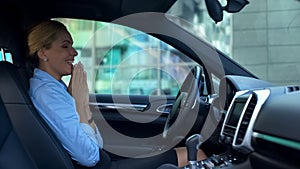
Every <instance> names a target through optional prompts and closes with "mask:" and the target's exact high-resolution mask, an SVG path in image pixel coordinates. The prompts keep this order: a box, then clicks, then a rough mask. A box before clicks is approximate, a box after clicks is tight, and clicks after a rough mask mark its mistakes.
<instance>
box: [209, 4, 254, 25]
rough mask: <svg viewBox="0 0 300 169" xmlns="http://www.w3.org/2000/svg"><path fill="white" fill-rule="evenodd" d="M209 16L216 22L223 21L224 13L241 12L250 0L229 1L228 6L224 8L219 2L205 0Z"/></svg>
mask: <svg viewBox="0 0 300 169" xmlns="http://www.w3.org/2000/svg"><path fill="white" fill-rule="evenodd" d="M205 4H206V8H207V11H208V14H209V16H210V17H211V18H212V19H213V20H214V21H215V22H216V23H218V22H220V21H222V20H223V11H226V12H228V13H236V12H239V11H241V10H242V9H243V8H244V7H245V6H246V5H247V4H249V1H248V0H227V4H226V6H224V7H222V5H221V3H220V2H219V0H205Z"/></svg>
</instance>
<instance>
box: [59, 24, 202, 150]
mask: <svg viewBox="0 0 300 169" xmlns="http://www.w3.org/2000/svg"><path fill="white" fill-rule="evenodd" d="M60 21H61V22H64V23H65V24H66V25H67V26H68V29H69V30H70V32H71V34H72V35H73V38H74V47H75V48H76V49H77V51H78V53H79V56H77V57H76V58H75V59H76V61H80V62H82V63H83V64H84V66H85V70H86V71H87V75H88V85H89V89H90V93H91V94H90V107H91V111H92V113H93V117H94V119H95V122H96V124H97V126H98V128H99V130H100V132H101V134H102V136H103V140H104V148H106V149H107V150H109V151H111V152H112V153H113V154H117V155H119V156H138V155H140V154H141V153H142V154H145V153H146V154H147V153H151V152H155V151H156V150H160V149H163V148H164V147H163V146H164V143H161V144H159V143H158V142H163V138H162V133H163V131H164V127H165V123H166V119H167V117H168V115H169V113H170V111H171V109H172V105H173V103H174V101H175V100H176V96H177V94H178V92H179V89H180V86H181V85H182V83H183V81H184V79H185V78H186V76H187V74H188V73H189V72H190V71H191V69H192V68H193V67H194V66H196V65H197V66H199V64H198V63H196V62H194V61H193V60H191V59H190V58H189V57H187V56H186V55H185V54H183V53H181V52H180V51H178V50H176V49H175V48H173V47H172V46H170V45H168V44H166V43H164V42H162V41H161V40H159V39H157V38H155V37H153V36H151V35H148V34H145V33H143V32H140V31H138V30H135V29H131V28H129V27H125V26H120V25H116V24H112V23H103V22H91V21H82V20H68V19H60ZM65 80H66V81H67V80H68V77H67V78H66V79H65ZM204 89H205V88H204ZM202 93H203V92H202ZM204 100H205V97H204ZM201 104H203V105H204V104H205V102H204V101H203V102H201ZM202 107H203V106H202ZM187 132H189V131H187ZM183 138H184V136H182V137H180V138H176V139H180V140H182V139H183ZM174 146H175V145H174ZM133 150H134V152H133ZM128 152H130V153H129V155H128Z"/></svg>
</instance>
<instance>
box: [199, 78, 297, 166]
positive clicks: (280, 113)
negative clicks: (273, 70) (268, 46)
mask: <svg viewBox="0 0 300 169" xmlns="http://www.w3.org/2000/svg"><path fill="white" fill-rule="evenodd" d="M221 85H224V86H221ZM221 85H220V91H222V90H223V91H222V92H223V93H220V97H223V98H224V99H225V98H226V100H225V101H224V102H225V106H224V107H225V108H226V109H225V112H226V114H225V119H224V121H223V124H222V129H221V132H220V135H219V142H220V143H221V144H223V145H226V146H227V147H228V149H227V151H226V152H225V153H224V154H218V155H213V156H212V157H209V158H208V159H207V160H204V161H201V164H202V166H204V167H203V168H228V169H233V168H235V169H236V168H238V169H239V168H241V169H266V168H272V169H299V168H300V162H299V159H300V86H272V85H271V84H270V83H268V82H266V81H262V80H259V79H253V78H247V77H240V76H226V77H225V78H224V79H222V80H221ZM224 89H226V90H224ZM228 90H229V91H228ZM210 164H212V165H210Z"/></svg>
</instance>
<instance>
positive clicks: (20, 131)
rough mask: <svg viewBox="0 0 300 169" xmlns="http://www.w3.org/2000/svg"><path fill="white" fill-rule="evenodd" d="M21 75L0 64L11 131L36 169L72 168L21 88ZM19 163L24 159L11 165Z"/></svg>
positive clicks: (23, 83) (4, 100) (68, 159)
mask: <svg viewBox="0 0 300 169" xmlns="http://www.w3.org/2000/svg"><path fill="white" fill-rule="evenodd" d="M24 76H26V75H22V77H21V75H20V72H19V70H18V68H17V67H16V66H14V65H13V64H11V63H9V62H0V93H1V98H2V100H3V103H4V106H5V108H6V111H7V113H8V117H9V119H10V121H11V123H12V128H13V129H12V130H13V131H14V132H15V134H16V135H17V137H18V138H19V140H20V142H21V143H22V145H23V148H24V149H25V150H26V152H27V153H28V155H29V156H28V158H29V159H31V160H32V161H33V162H34V164H35V166H36V168H40V169H73V168H74V167H73V164H72V160H71V158H70V156H69V154H68V153H67V151H66V150H65V149H64V148H63V147H62V145H61V143H60V142H59V141H58V139H57V138H56V136H55V135H54V133H53V132H52V131H51V129H50V128H49V127H48V125H47V124H46V123H45V121H44V120H43V119H42V118H41V117H40V115H39V113H38V112H37V110H36V109H35V107H34V106H33V104H32V102H31V100H30V97H29V95H28V91H27V89H26V88H25V87H24V86H26V85H25V84H27V83H28V82H24V81H22V79H26V78H24ZM27 80H28V79H27ZM1 125H2V121H1ZM1 134H2V133H1ZM0 160H1V159H0ZM19 160H26V159H21V158H18V159H15V160H13V161H12V162H14V163H18V161H19ZM8 163H9V162H8ZM0 164H1V163H0ZM0 168H2V167H1V166H0ZM7 169H10V167H9V168H7Z"/></svg>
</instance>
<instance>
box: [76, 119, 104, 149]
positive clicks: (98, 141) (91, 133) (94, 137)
mask: <svg viewBox="0 0 300 169" xmlns="http://www.w3.org/2000/svg"><path fill="white" fill-rule="evenodd" d="M80 124H81V127H82V129H83V131H84V132H85V133H86V134H87V135H88V136H89V138H90V139H92V140H93V142H94V143H96V144H97V145H98V147H99V148H100V149H102V147H103V139H102V137H101V134H100V132H99V130H98V128H97V126H96V125H95V127H96V132H95V131H94V129H93V128H92V127H91V126H90V125H88V124H86V123H80Z"/></svg>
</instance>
